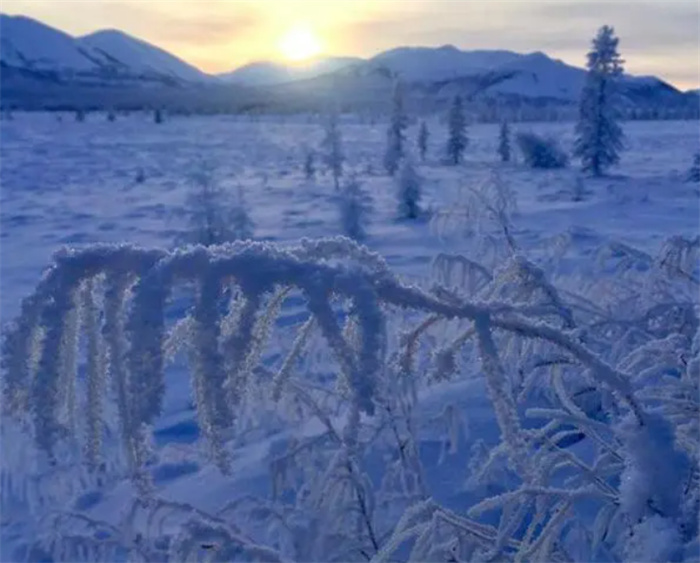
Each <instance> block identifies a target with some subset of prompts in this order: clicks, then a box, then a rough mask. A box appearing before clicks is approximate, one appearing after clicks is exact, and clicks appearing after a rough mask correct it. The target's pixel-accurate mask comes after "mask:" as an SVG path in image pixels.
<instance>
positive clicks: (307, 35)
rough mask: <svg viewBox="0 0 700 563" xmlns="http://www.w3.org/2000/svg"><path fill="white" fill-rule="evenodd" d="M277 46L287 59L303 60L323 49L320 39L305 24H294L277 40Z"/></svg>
mask: <svg viewBox="0 0 700 563" xmlns="http://www.w3.org/2000/svg"><path fill="white" fill-rule="evenodd" d="M278 47H279V50H280V52H281V53H282V56H283V57H284V58H285V59H287V60H288V61H292V62H303V61H306V60H308V59H311V58H313V57H315V56H317V55H319V54H320V53H321V51H322V49H323V47H322V45H321V41H320V40H319V38H318V36H317V35H316V34H315V33H314V32H313V30H312V29H311V28H310V27H309V26H307V25H301V24H299V25H295V26H294V27H292V28H291V29H289V30H288V31H287V32H286V33H285V34H284V35H283V36H282V37H281V38H280V40H279V43H278Z"/></svg>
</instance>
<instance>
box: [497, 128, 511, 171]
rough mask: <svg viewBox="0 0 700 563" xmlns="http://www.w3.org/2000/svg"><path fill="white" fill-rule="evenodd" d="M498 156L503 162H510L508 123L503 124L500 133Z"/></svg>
mask: <svg viewBox="0 0 700 563" xmlns="http://www.w3.org/2000/svg"><path fill="white" fill-rule="evenodd" d="M498 155H499V156H500V157H501V162H510V127H509V126H508V122H507V121H504V122H503V123H501V128H500V131H499V133H498Z"/></svg>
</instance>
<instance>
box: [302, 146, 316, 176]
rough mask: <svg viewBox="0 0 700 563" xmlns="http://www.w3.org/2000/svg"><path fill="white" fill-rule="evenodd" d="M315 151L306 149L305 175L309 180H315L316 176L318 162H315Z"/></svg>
mask: <svg viewBox="0 0 700 563" xmlns="http://www.w3.org/2000/svg"><path fill="white" fill-rule="evenodd" d="M314 157H315V155H314V151H312V150H308V151H306V155H305V156H304V176H305V177H306V179H307V180H313V179H314V178H315V177H316V163H315V162H314Z"/></svg>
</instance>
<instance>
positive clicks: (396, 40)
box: [0, 0, 700, 89]
mask: <svg viewBox="0 0 700 563" xmlns="http://www.w3.org/2000/svg"><path fill="white" fill-rule="evenodd" d="M0 8H1V9H2V11H3V12H5V13H8V14H13V15H14V14H23V15H26V16H30V17H33V18H36V19H39V20H41V21H42V22H44V23H46V24H48V25H51V26H53V27H57V28H59V29H61V30H63V31H66V32H68V33H70V34H72V35H83V34H86V33H90V32H92V31H96V30H98V29H105V28H115V29H120V30H122V31H125V32H126V33H129V34H131V35H134V36H136V37H138V38H140V39H143V40H145V41H148V42H149V43H153V44H155V45H157V46H159V47H161V48H163V49H165V50H167V51H169V52H171V53H173V54H174V55H177V56H178V57H180V58H182V59H184V60H185V61H187V62H189V63H191V64H193V65H195V66H197V67H199V68H200V69H202V70H204V71H206V72H212V73H218V72H227V71H230V70H233V69H234V68H236V67H239V66H241V65H244V64H246V63H248V62H253V61H257V60H280V59H282V58H284V53H282V52H281V51H280V43H282V44H284V41H283V38H284V37H285V35H286V34H288V32H289V30H291V29H298V28H299V27H300V26H301V27H302V28H305V29H307V30H310V33H311V34H312V35H314V36H315V39H316V40H317V42H318V44H319V45H320V47H321V49H322V52H323V54H326V55H352V56H360V57H369V56H372V55H374V54H376V53H379V52H381V51H384V50H386V49H390V48H393V47H397V46H401V45H411V46H417V45H425V46H436V47H437V46H441V45H446V44H452V45H455V46H456V47H459V48H461V49H508V50H513V51H518V52H532V51H544V52H545V53H547V54H548V55H550V56H552V57H554V58H558V59H562V60H563V61H565V62H567V63H569V64H573V65H576V66H584V63H585V53H586V51H587V50H588V47H589V45H590V40H591V38H592V36H593V35H594V34H595V31H596V30H597V28H598V27H600V26H601V25H603V24H608V25H612V26H613V27H615V31H616V32H617V35H618V36H619V38H620V52H621V54H622V56H623V58H624V59H625V60H626V65H625V66H626V71H627V72H629V73H631V74H636V75H655V76H658V77H660V78H662V79H664V80H666V81H668V82H670V83H672V84H674V85H675V86H677V87H679V88H682V89H686V88H698V87H700V69H699V67H700V3H699V2H698V0H646V1H645V0H641V1H640V0H637V1H634V2H633V1H628V0H605V1H600V0H530V1H527V0H480V1H475V0H373V1H368V0H2V4H1V6H0Z"/></svg>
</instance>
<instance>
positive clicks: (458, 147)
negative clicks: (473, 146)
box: [447, 96, 469, 166]
mask: <svg viewBox="0 0 700 563" xmlns="http://www.w3.org/2000/svg"><path fill="white" fill-rule="evenodd" d="M447 126H448V133H449V136H448V138H447V157H448V159H449V162H450V163H451V164H453V165H455V166H456V165H457V164H459V163H460V162H462V156H463V154H464V151H465V149H466V148H467V144H468V143H469V139H468V138H467V121H466V119H465V117H464V108H463V107H462V98H461V96H455V98H454V100H453V101H452V106H451V107H450V113H449V116H448V122H447Z"/></svg>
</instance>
